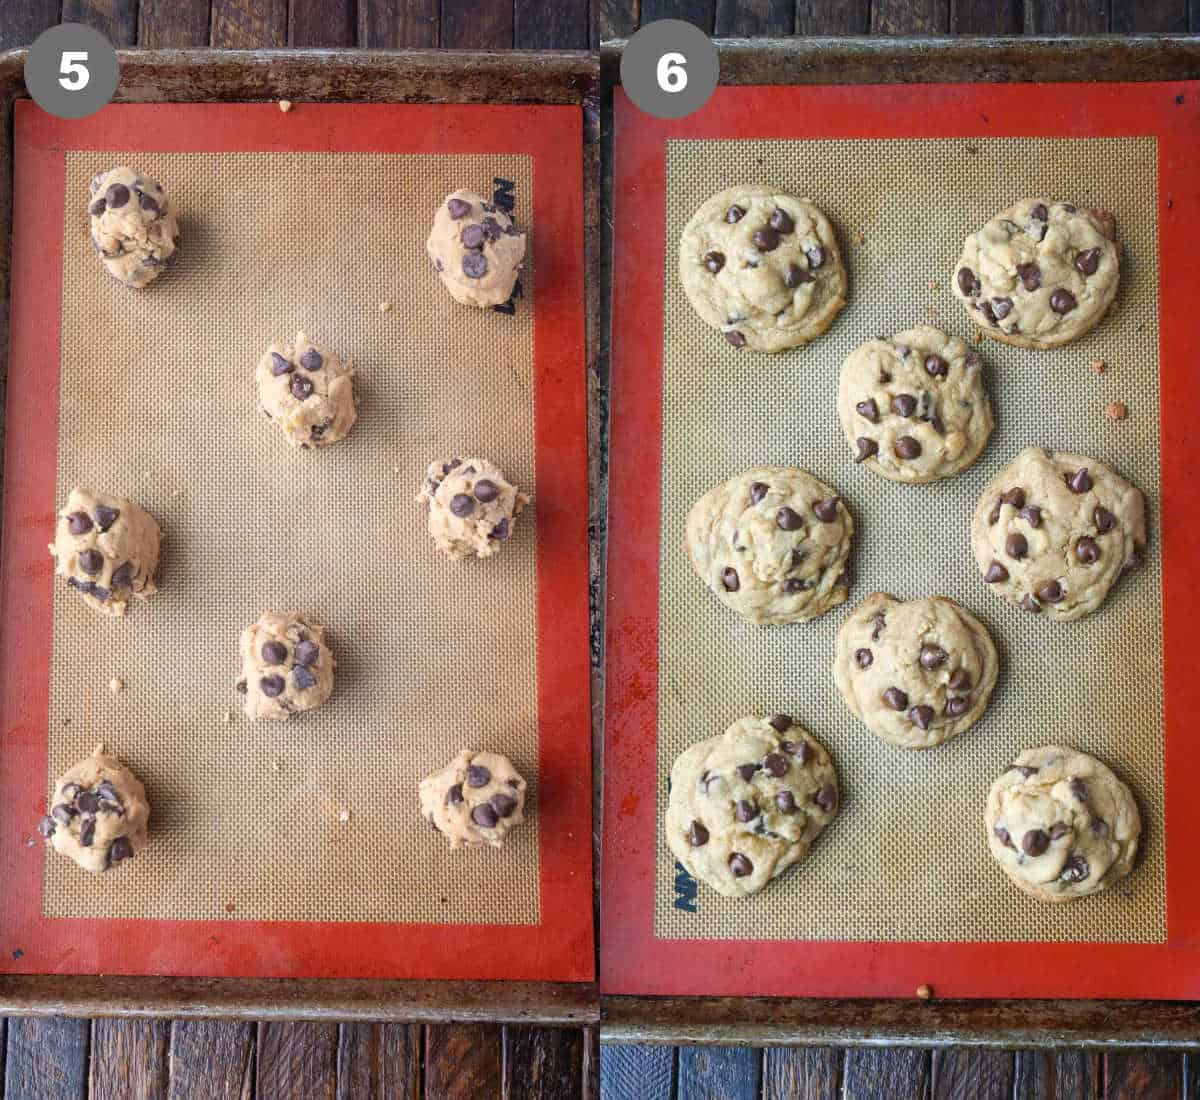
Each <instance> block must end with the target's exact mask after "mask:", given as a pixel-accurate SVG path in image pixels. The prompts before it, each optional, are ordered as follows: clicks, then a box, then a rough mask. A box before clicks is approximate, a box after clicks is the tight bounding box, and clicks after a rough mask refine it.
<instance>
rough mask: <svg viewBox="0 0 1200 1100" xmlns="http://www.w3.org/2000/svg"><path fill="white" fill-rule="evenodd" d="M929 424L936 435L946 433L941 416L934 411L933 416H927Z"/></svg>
mask: <svg viewBox="0 0 1200 1100" xmlns="http://www.w3.org/2000/svg"><path fill="white" fill-rule="evenodd" d="M929 426H930V427H931V428H932V429H933V430H934V431H935V432H937V434H938V435H945V434H946V425H945V424H943V423H942V418H941V417H940V416H938V414H937V413H934V414H933V416H931V417H930V418H929Z"/></svg>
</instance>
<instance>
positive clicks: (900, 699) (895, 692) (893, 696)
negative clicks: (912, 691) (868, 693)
mask: <svg viewBox="0 0 1200 1100" xmlns="http://www.w3.org/2000/svg"><path fill="white" fill-rule="evenodd" d="M883 701H884V702H885V703H886V704H887V705H888V706H889V707H891V708H892V710H908V695H907V694H906V693H905V692H903V691H901V690H900V688H898V687H890V688H888V689H887V691H885V692H884V693H883Z"/></svg>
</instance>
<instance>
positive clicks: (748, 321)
mask: <svg viewBox="0 0 1200 1100" xmlns="http://www.w3.org/2000/svg"><path fill="white" fill-rule="evenodd" d="M679 278H680V281H681V282H682V283H683V289H684V292H685V293H686V294H687V296H688V301H690V302H691V303H692V306H693V307H694V308H695V310H696V312H697V313H699V314H700V316H701V317H702V318H703V319H704V320H705V322H706V323H707V324H710V325H712V326H713V328H719V329H720V330H721V331H722V332H723V333H724V334H725V339H726V340H728V341H729V343H731V344H732V345H733V346H734V347H735V348H750V350H751V351H769V352H775V351H786V350H787V349H788V348H794V347H799V346H800V345H801V344H807V343H808V342H809V341H810V340H813V339H815V338H816V337H818V336H820V335H821V333H823V332H824V331H825V330H826V329H827V328H828V327H829V326H830V324H832V323H833V319H834V317H836V316H837V314H838V311H839V310H840V309H841V308H842V306H844V305H845V304H846V269H845V268H844V267H843V266H842V258H841V256H840V255H839V253H838V246H837V238H836V237H835V236H834V232H833V226H831V225H830V224H829V219H828V218H826V217H825V215H824V214H823V213H822V212H821V211H820V210H818V209H817V207H815V206H814V205H813V204H812V203H811V202H809V201H808V200H807V199H798V198H796V197H795V196H793V195H785V194H781V193H779V192H777V191H773V190H771V189H770V188H769V187H753V186H748V187H746V186H744V187H730V188H729V189H728V190H726V191H722V192H721V193H720V194H718V195H714V196H713V197H712V198H711V199H709V200H708V201H707V202H706V203H705V204H704V205H703V206H701V207H700V209H699V210H697V211H696V213H695V214H693V215H692V219H691V221H689V222H688V223H687V226H686V227H685V228H684V231H683V236H682V238H681V239H680V241H679Z"/></svg>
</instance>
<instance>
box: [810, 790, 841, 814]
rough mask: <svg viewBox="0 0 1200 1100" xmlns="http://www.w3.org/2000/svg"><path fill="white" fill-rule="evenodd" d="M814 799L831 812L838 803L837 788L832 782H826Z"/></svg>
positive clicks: (827, 811) (826, 810)
mask: <svg viewBox="0 0 1200 1100" xmlns="http://www.w3.org/2000/svg"><path fill="white" fill-rule="evenodd" d="M813 801H814V802H815V803H816V804H817V805H818V806H820V807H821V809H822V810H824V811H825V812H826V813H829V812H830V811H831V810H833V808H834V807H835V806H836V805H837V788H836V787H835V786H834V785H833V784H832V783H826V784H825V786H823V787H822V788H821V789H820V790H819V791H817V793H816V794H814V795H813Z"/></svg>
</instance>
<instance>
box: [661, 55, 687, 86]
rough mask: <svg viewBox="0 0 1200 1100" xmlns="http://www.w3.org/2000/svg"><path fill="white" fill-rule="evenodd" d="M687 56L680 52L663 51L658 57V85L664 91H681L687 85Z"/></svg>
mask: <svg viewBox="0 0 1200 1100" xmlns="http://www.w3.org/2000/svg"><path fill="white" fill-rule="evenodd" d="M686 64H687V58H686V57H684V56H683V54H681V53H665V54H663V55H662V57H660V58H659V59H658V86H659V87H660V88H661V89H662V90H663V91H664V92H682V91H683V89H684V88H686V87H687V70H686V69H685V68H684V66H685V65H686Z"/></svg>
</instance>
